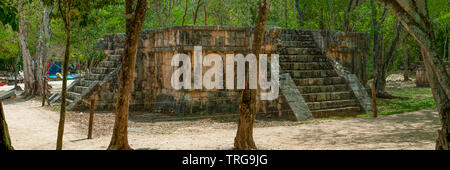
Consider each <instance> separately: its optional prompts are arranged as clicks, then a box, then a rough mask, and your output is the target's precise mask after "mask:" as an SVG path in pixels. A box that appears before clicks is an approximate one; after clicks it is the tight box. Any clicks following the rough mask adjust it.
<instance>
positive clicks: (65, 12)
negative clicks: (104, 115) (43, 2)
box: [56, 0, 72, 150]
mask: <svg viewBox="0 0 450 170" xmlns="http://www.w3.org/2000/svg"><path fill="white" fill-rule="evenodd" d="M58 5H59V12H60V14H61V18H62V20H63V22H64V26H65V29H66V50H65V52H64V66H63V85H62V91H61V110H60V116H59V125H58V137H57V140H56V150H61V149H62V141H63V135H64V122H65V119H66V96H67V92H66V91H67V74H68V72H69V56H70V12H71V9H72V0H67V1H66V2H65V3H64V5H66V6H65V8H66V9H65V10H64V9H62V6H61V0H59V1H58Z"/></svg>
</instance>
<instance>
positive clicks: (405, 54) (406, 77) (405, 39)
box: [402, 33, 409, 81]
mask: <svg viewBox="0 0 450 170" xmlns="http://www.w3.org/2000/svg"><path fill="white" fill-rule="evenodd" d="M407 43H408V33H406V34H405V36H404V37H403V40H402V52H403V69H404V70H403V81H409V60H408V44H407Z"/></svg>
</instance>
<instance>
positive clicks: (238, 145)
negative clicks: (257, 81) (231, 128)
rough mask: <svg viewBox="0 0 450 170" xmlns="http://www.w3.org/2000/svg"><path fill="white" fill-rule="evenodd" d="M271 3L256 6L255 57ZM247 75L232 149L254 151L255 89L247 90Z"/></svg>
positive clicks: (258, 50)
mask: <svg viewBox="0 0 450 170" xmlns="http://www.w3.org/2000/svg"><path fill="white" fill-rule="evenodd" d="M270 6H271V1H270V0H261V1H260V2H259V4H258V19H257V21H258V22H257V24H256V27H255V30H254V33H253V44H252V52H253V54H255V55H256V56H259V54H260V53H261V46H262V45H263V43H264V33H265V32H266V22H267V19H268V16H269V12H270ZM248 78H249V75H247V76H246V82H247V83H246V88H245V89H244V90H243V91H242V94H241V102H240V103H239V121H238V129H237V132H236V137H235V138H234V149H237V150H250V149H256V145H255V141H254V140H253V123H254V121H255V118H256V112H257V109H256V89H249V85H248V82H249V81H248Z"/></svg>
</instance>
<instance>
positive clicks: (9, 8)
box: [0, 1, 19, 31]
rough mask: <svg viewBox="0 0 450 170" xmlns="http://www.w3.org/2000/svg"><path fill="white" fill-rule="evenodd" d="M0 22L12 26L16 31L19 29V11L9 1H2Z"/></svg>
mask: <svg viewBox="0 0 450 170" xmlns="http://www.w3.org/2000/svg"><path fill="white" fill-rule="evenodd" d="M0 22H1V23H3V24H4V25H10V26H11V28H12V29H13V30H14V31H17V30H18V29H19V23H18V15H17V9H16V8H15V7H14V6H13V5H12V4H10V3H9V2H7V1H0Z"/></svg>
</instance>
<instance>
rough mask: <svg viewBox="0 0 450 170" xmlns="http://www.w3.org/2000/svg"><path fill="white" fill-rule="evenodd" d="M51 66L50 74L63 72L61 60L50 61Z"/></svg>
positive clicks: (54, 74)
mask: <svg viewBox="0 0 450 170" xmlns="http://www.w3.org/2000/svg"><path fill="white" fill-rule="evenodd" d="M49 64H50V68H49V69H48V75H49V77H50V76H55V77H56V73H61V62H49Z"/></svg>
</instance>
